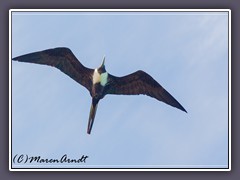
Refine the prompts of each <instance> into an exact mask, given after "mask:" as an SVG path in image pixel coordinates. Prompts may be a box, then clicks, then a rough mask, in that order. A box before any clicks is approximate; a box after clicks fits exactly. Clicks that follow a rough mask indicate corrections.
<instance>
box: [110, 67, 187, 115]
mask: <svg viewBox="0 0 240 180" xmlns="http://www.w3.org/2000/svg"><path fill="white" fill-rule="evenodd" d="M107 94H122V95H138V94H144V95H148V96H150V97H153V98H156V99H157V100H159V101H162V102H165V103H166V104H168V105H171V106H173V107H176V108H178V109H180V110H182V111H185V112H187V111H186V110H185V109H184V108H183V106H182V105H181V104H180V103H179V102H178V101H177V100H176V99H175V98H174V97H173V96H172V95H171V94H170V93H168V92H167V91H166V90H165V89H164V88H163V87H162V86H161V85H160V84H159V83H158V82H157V81H155V80H154V79H153V78H152V77H151V76H150V75H149V74H147V73H145V72H144V71H137V72H135V73H132V74H129V75H127V76H123V77H116V76H113V75H111V74H109V89H108V91H107Z"/></svg>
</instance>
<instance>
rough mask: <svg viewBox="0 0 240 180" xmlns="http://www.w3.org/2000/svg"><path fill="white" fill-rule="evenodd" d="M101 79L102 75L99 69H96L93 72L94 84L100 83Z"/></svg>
mask: <svg viewBox="0 0 240 180" xmlns="http://www.w3.org/2000/svg"><path fill="white" fill-rule="evenodd" d="M100 80H101V75H100V74H99V73H98V70H97V69H95V70H94V73H93V84H96V83H99V82H100Z"/></svg>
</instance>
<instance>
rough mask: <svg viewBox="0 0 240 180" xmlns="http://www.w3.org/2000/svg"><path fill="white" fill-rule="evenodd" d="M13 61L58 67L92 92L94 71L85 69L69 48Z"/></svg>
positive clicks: (39, 53) (45, 51) (38, 53)
mask: <svg viewBox="0 0 240 180" xmlns="http://www.w3.org/2000/svg"><path fill="white" fill-rule="evenodd" d="M13 60H14V61H20V62H28V63H36V64H44V65H49V66H53V67H56V68H58V69H59V70H61V71H62V72H63V73H65V74H67V75H68V76H70V77H71V78H72V79H74V80H75V81H77V82H78V83H80V84H81V85H83V86H84V87H86V88H87V89H88V90H89V91H90V90H91V87H92V80H91V78H92V76H91V75H92V73H93V69H89V68H86V67H84V66H83V65H82V64H81V63H80V62H79V61H78V59H77V58H76V57H75V56H74V54H73V53H72V51H71V50H70V49H68V48H64V47H61V48H54V49H47V50H44V51H39V52H34V53H29V54H25V55H22V56H18V57H15V58H13Z"/></svg>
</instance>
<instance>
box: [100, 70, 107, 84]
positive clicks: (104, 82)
mask: <svg viewBox="0 0 240 180" xmlns="http://www.w3.org/2000/svg"><path fill="white" fill-rule="evenodd" d="M107 81H108V73H107V72H105V73H102V74H101V78H100V84H101V85H102V86H105V85H106V84H107Z"/></svg>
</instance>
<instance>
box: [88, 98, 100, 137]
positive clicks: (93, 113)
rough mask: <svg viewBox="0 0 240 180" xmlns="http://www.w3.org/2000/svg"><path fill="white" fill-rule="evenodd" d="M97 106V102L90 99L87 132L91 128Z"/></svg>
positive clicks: (89, 131)
mask: <svg viewBox="0 0 240 180" xmlns="http://www.w3.org/2000/svg"><path fill="white" fill-rule="evenodd" d="M97 106H98V102H97V103H96V102H95V101H94V100H92V105H91V109H90V114H89V119H88V129H87V133H88V134H90V133H91V130H92V126H93V122H94V118H95V115H96V111H97Z"/></svg>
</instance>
